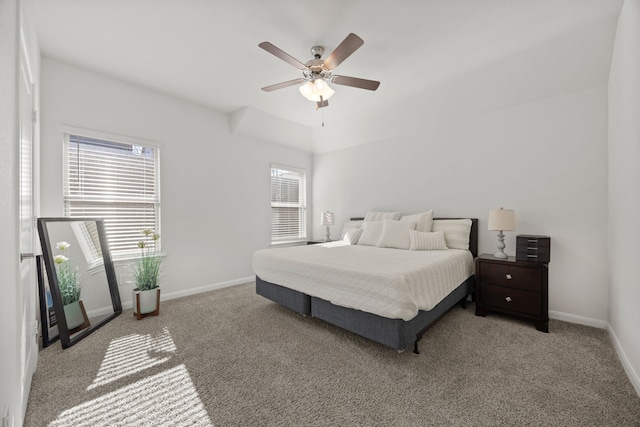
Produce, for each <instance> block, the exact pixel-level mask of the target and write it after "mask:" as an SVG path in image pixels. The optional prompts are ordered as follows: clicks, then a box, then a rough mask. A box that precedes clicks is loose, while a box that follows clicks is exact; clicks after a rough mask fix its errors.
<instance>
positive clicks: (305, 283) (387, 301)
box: [253, 218, 478, 353]
mask: <svg viewBox="0 0 640 427" xmlns="http://www.w3.org/2000/svg"><path fill="white" fill-rule="evenodd" d="M352 220H354V221H359V220H362V218H352ZM462 221H465V223H468V227H467V228H466V229H465V231H464V233H465V234H466V233H468V236H466V240H465V241H464V243H463V245H462V246H460V245H459V243H457V245H458V246H456V245H454V244H452V243H450V242H449V240H447V245H449V246H456V247H457V249H447V250H402V249H398V248H395V247H384V245H383V247H378V246H371V245H365V244H363V245H360V244H348V243H345V242H344V241H342V240H340V241H336V242H328V243H323V244H315V245H307V246H296V247H287V248H272V249H263V250H259V251H257V252H256V253H254V255H253V268H254V272H255V273H256V293H257V294H259V295H261V296H263V297H265V298H268V299H270V300H272V301H274V302H276V303H278V304H280V305H282V306H284V307H287V308H288V309H291V310H293V311H295V312H297V313H299V314H301V315H304V316H312V317H315V318H318V319H321V320H323V321H326V322H328V323H331V324H333V325H336V326H338V327H340V328H343V329H345V330H348V331H350V332H353V333H355V334H358V335H360V336H363V337H365V338H368V339H371V340H373V341H375V342H378V343H380V344H383V345H385V346H388V347H391V348H394V349H396V350H398V351H399V352H401V351H404V350H405V349H407V348H411V347H413V351H414V353H419V351H418V341H419V340H420V339H421V338H422V336H423V334H424V333H425V332H426V331H427V329H428V328H429V327H430V326H432V325H433V324H434V323H435V322H436V321H437V320H439V319H440V318H441V317H442V316H443V315H444V314H446V313H447V312H448V311H449V310H450V309H451V308H453V307H454V306H456V305H457V304H461V305H462V306H463V307H466V301H467V299H468V297H469V295H473V290H474V286H475V276H474V262H473V260H474V258H475V257H476V256H477V252H478V220H477V219H475V218H435V219H433V228H434V230H435V229H437V228H441V229H442V228H444V231H442V233H443V235H447V236H448V234H447V233H448V232H447V226H448V224H454V223H455V224H456V225H457V226H458V225H459V224H460V223H461V222H462ZM397 223H398V221H395V222H393V225H394V226H395V225H397ZM365 224H366V225H370V224H371V223H367V222H365ZM385 225H386V221H385ZM429 229H431V225H429ZM457 232H458V233H459V230H457ZM428 234H433V233H428ZM415 235H416V236H418V235H426V234H420V233H416V234H415ZM451 235H453V234H451ZM363 237H365V236H364V233H362V237H361V239H362V238H363ZM412 239H413V237H412ZM363 243H364V241H363ZM413 243H414V242H413V240H412V241H411V244H412V245H413ZM467 245H468V247H467ZM392 246H393V245H392ZM462 247H465V249H462ZM412 249H413V247H412Z"/></svg>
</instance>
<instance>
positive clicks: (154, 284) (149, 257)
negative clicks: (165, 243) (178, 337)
mask: <svg viewBox="0 0 640 427" xmlns="http://www.w3.org/2000/svg"><path fill="white" fill-rule="evenodd" d="M141 233H142V235H143V236H144V237H143V239H142V240H141V241H139V242H138V248H140V257H139V258H138V259H137V260H136V264H135V267H134V273H133V278H134V282H135V284H136V288H135V289H134V290H133V315H134V316H136V317H137V318H138V320H140V319H142V317H143V316H146V315H153V316H157V315H158V314H159V313H160V287H159V286H160V284H159V279H160V265H161V264H162V254H161V253H160V251H159V247H158V241H159V240H160V235H159V234H156V233H155V232H154V231H153V229H151V228H145V229H143V230H142V231H141Z"/></svg>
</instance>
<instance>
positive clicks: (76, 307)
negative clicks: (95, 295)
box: [62, 301, 85, 330]
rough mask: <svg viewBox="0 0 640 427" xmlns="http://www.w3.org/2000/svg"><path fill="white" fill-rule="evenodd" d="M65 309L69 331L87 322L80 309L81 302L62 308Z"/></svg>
mask: <svg viewBox="0 0 640 427" xmlns="http://www.w3.org/2000/svg"><path fill="white" fill-rule="evenodd" d="M62 308H63V309H64V317H65V319H67V329H68V330H72V329H75V328H77V327H78V326H80V325H82V324H83V323H84V322H85V318H84V313H82V308H81V307H80V301H74V302H72V303H71V304H67V305H65V306H63V307H62Z"/></svg>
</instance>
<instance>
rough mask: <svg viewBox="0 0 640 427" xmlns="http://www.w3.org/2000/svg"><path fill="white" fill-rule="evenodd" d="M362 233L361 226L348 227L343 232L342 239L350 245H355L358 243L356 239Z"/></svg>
mask: <svg viewBox="0 0 640 427" xmlns="http://www.w3.org/2000/svg"><path fill="white" fill-rule="evenodd" d="M361 234H362V229H361V228H350V229H348V230H347V231H346V232H345V233H344V237H343V238H342V240H343V241H345V242H347V243H348V244H350V245H355V244H356V243H358V239H359V238H360V235H361Z"/></svg>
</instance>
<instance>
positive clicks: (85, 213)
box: [64, 134, 160, 259]
mask: <svg viewBox="0 0 640 427" xmlns="http://www.w3.org/2000/svg"><path fill="white" fill-rule="evenodd" d="M64 140H65V167H64V175H65V176H64V205H65V215H66V216H70V217H96V218H103V219H104V225H105V230H106V234H107V239H108V241H109V248H110V250H111V254H112V256H113V258H114V259H118V258H126V257H131V256H136V255H137V254H138V250H139V249H138V241H140V238H141V234H140V231H141V230H142V229H144V228H152V229H154V230H156V232H158V233H159V232H160V224H159V208H160V193H159V185H158V181H159V172H158V157H159V156H158V149H157V148H154V147H147V146H143V145H135V144H130V143H125V142H117V141H111V140H107V139H98V138H93V137H88V136H81V135H74V134H65V135H64Z"/></svg>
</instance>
